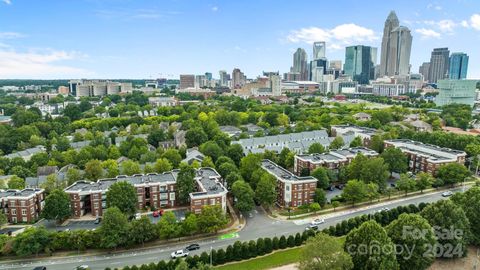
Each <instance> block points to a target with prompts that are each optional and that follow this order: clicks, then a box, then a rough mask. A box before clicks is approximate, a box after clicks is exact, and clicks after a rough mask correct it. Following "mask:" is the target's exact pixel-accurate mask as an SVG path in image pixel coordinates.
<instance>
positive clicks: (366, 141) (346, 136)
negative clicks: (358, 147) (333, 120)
mask: <svg viewBox="0 0 480 270" xmlns="http://www.w3.org/2000/svg"><path fill="white" fill-rule="evenodd" d="M376 134H378V130H376V129H374V128H368V127H361V126H355V125H336V126H332V127H331V129H330V135H331V136H332V137H342V138H343V141H344V142H345V145H346V146H349V145H350V143H351V142H352V141H353V139H355V137H360V139H362V143H363V145H364V146H367V147H368V146H369V145H370V141H371V140H372V137H373V135H376Z"/></svg>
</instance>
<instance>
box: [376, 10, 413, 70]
mask: <svg viewBox="0 0 480 270" xmlns="http://www.w3.org/2000/svg"><path fill="white" fill-rule="evenodd" d="M411 49H412V34H411V33H410V29H408V28H407V27H405V26H400V23H399V21H398V18H397V15H396V14H395V11H391V12H390V14H389V15H388V17H387V20H386V21H385V26H384V28H383V37H382V48H381V55H380V76H382V77H383V76H394V75H403V76H406V75H408V73H409V72H410V51H411Z"/></svg>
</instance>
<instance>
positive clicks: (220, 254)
mask: <svg viewBox="0 0 480 270" xmlns="http://www.w3.org/2000/svg"><path fill="white" fill-rule="evenodd" d="M223 263H225V251H224V250H223V248H221V249H219V250H218V251H217V259H216V260H215V262H214V264H215V265H218V264H223Z"/></svg>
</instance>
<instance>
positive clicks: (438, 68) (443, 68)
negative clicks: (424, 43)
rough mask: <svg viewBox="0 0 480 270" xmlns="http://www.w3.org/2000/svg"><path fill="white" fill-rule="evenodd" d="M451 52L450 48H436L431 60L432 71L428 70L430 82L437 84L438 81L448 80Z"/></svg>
mask: <svg viewBox="0 0 480 270" xmlns="http://www.w3.org/2000/svg"><path fill="white" fill-rule="evenodd" d="M449 56H450V51H449V50H448V48H435V49H433V51H432V56H431V58H430V69H429V70H428V81H429V82H430V83H437V81H439V80H442V79H445V78H447V76H448V62H449Z"/></svg>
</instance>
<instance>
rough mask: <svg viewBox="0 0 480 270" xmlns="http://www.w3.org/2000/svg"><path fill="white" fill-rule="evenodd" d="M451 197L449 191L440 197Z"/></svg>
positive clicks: (451, 193)
mask: <svg viewBox="0 0 480 270" xmlns="http://www.w3.org/2000/svg"><path fill="white" fill-rule="evenodd" d="M452 195H453V192H451V191H445V192H443V193H442V197H450V196H452Z"/></svg>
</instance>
